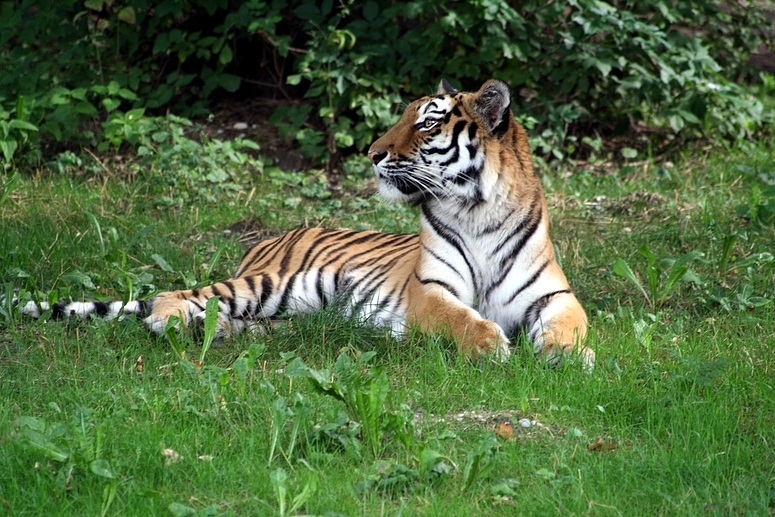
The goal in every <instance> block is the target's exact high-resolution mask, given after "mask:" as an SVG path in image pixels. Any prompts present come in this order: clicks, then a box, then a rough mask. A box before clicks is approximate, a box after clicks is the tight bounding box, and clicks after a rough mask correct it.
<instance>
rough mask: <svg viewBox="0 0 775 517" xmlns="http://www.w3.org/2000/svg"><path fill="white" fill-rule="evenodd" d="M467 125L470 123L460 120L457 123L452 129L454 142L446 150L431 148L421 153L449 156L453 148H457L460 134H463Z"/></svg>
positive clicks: (422, 150)
mask: <svg viewBox="0 0 775 517" xmlns="http://www.w3.org/2000/svg"><path fill="white" fill-rule="evenodd" d="M467 124H468V122H466V121H465V120H459V121H458V122H455V125H454V126H453V128H452V141H451V142H450V144H449V146H447V147H446V148H442V147H429V148H427V149H421V150H420V152H421V153H423V154H447V153H448V152H450V151H451V150H452V148H453V147H456V146H457V139H458V138H459V137H460V133H462V132H463V130H464V129H465V127H466V125H467Z"/></svg>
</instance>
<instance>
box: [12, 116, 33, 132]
mask: <svg viewBox="0 0 775 517" xmlns="http://www.w3.org/2000/svg"><path fill="white" fill-rule="evenodd" d="M8 125H9V127H12V128H16V129H26V130H27V131H37V130H38V127H37V126H35V125H33V124H30V123H29V122H26V121H24V120H19V119H14V120H12V121H10V122H9V123H8Z"/></svg>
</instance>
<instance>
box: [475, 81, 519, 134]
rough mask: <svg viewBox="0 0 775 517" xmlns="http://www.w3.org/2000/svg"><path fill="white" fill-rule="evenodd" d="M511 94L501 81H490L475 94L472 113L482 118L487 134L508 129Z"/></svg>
mask: <svg viewBox="0 0 775 517" xmlns="http://www.w3.org/2000/svg"><path fill="white" fill-rule="evenodd" d="M510 108H511V94H510V93H509V87H508V85H507V84H506V83H504V82H503V81H498V80H497V79H491V80H489V81H487V82H486V83H484V85H483V86H482V87H481V88H480V89H479V91H478V92H477V94H476V100H475V101H474V111H476V113H478V114H479V116H480V117H482V120H483V121H484V123H485V125H486V127H487V131H488V132H489V133H493V132H494V133H500V132H501V131H503V130H505V129H506V128H508V124H509V121H510V117H511V109H510Z"/></svg>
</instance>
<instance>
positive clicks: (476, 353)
mask: <svg viewBox="0 0 775 517" xmlns="http://www.w3.org/2000/svg"><path fill="white" fill-rule="evenodd" d="M473 330H474V332H473V333H472V334H473V336H472V337H473V339H467V340H465V341H464V343H463V344H462V346H461V344H460V343H459V344H458V349H459V350H460V352H461V353H463V354H465V355H468V356H470V357H472V358H475V359H476V358H480V357H488V356H489V357H492V358H493V359H495V360H496V361H499V362H505V361H508V359H509V357H510V356H511V350H509V340H508V338H507V337H506V333H505V332H503V329H502V328H501V326H500V325H498V324H497V323H495V322H494V321H489V320H481V321H478V322H476V324H475V327H474V329H473ZM466 345H467V346H466Z"/></svg>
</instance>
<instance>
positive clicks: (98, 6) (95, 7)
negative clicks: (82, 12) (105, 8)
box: [83, 0, 103, 11]
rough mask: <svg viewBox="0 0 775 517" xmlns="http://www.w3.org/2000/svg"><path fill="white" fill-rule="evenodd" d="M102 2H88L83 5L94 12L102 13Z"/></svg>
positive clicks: (94, 0) (98, 0)
mask: <svg viewBox="0 0 775 517" xmlns="http://www.w3.org/2000/svg"><path fill="white" fill-rule="evenodd" d="M102 3H103V1H102V0H86V1H85V2H84V3H83V5H84V7H86V8H87V9H91V10H92V11H102Z"/></svg>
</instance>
